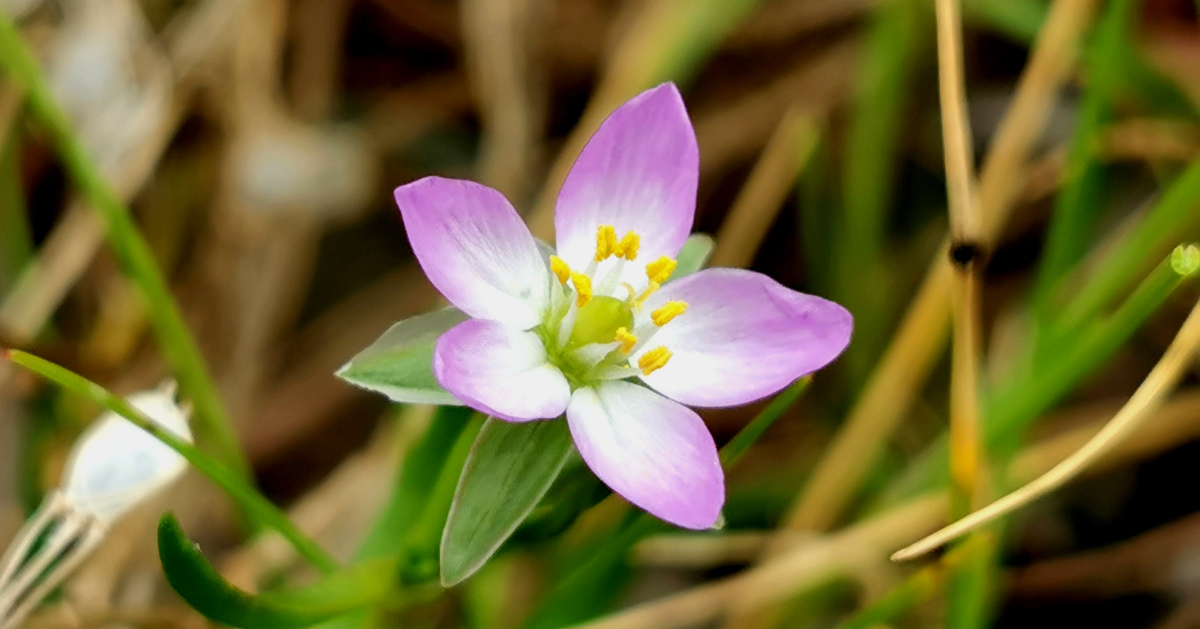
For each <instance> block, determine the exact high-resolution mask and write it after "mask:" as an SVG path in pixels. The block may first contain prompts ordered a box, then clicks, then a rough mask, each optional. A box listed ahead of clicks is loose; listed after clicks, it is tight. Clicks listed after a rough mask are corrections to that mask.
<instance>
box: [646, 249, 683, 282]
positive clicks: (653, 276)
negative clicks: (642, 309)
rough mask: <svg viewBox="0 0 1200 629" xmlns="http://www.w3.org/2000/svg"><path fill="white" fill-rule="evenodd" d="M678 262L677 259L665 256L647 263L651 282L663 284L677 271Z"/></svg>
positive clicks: (647, 271) (647, 275) (647, 274)
mask: <svg viewBox="0 0 1200 629" xmlns="http://www.w3.org/2000/svg"><path fill="white" fill-rule="evenodd" d="M677 264H679V263H678V262H676V261H675V260H672V259H671V258H668V257H667V256H663V257H661V258H659V259H657V260H655V261H653V262H651V263H649V264H647V265H646V277H648V278H650V283H651V284H662V283H663V282H665V281H667V279H668V278H669V277H671V274H672V273H674V272H675V266H676V265H677Z"/></svg>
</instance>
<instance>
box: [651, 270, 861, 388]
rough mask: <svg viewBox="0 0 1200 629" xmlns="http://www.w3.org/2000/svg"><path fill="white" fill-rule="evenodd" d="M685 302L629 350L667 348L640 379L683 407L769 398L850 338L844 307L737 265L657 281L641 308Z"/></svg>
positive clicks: (833, 354)
mask: <svg viewBox="0 0 1200 629" xmlns="http://www.w3.org/2000/svg"><path fill="white" fill-rule="evenodd" d="M667 301H684V302H687V304H688V309H687V312H685V313H684V314H682V315H680V316H678V317H676V318H675V319H674V320H673V321H671V322H670V323H667V324H666V325H665V326H663V327H662V328H661V329H660V330H658V332H657V334H656V335H655V336H654V338H652V339H650V340H649V342H648V343H646V345H645V346H644V347H642V348H640V349H639V350H638V352H635V354H634V356H632V359H633V360H632V364H637V363H636V361H637V359H638V357H639V356H640V355H641V354H642V353H644V352H646V351H647V350H649V349H652V348H654V347H658V346H660V345H661V346H665V347H666V348H667V349H668V350H670V351H671V352H672V354H673V355H672V357H671V359H670V361H669V362H667V364H666V366H664V367H662V368H661V369H659V370H657V371H654V372H652V373H651V374H650V375H648V376H643V377H642V380H644V381H645V382H646V384H649V385H650V386H651V387H654V389H656V390H657V391H659V392H660V393H662V394H663V395H665V396H667V397H669V398H671V399H673V400H676V401H678V402H682V403H684V404H688V405H690V406H707V407H712V406H736V405H738V404H745V403H746V402H752V401H754V400H757V399H760V398H763V397H766V396H768V395H771V394H773V393H775V392H777V391H779V390H780V389H782V388H784V387H786V386H787V385H788V384H790V383H791V382H793V381H795V380H796V379H797V378H800V377H801V376H804V375H805V374H808V373H811V372H813V371H816V370H818V369H820V368H821V367H824V366H825V365H827V364H829V363H830V362H832V361H833V359H834V358H837V357H838V355H839V354H841V353H842V350H844V349H846V346H847V345H848V344H849V343H850V333H851V330H852V329H853V327H854V321H853V318H852V317H851V316H850V313H849V312H847V311H846V309H845V308H842V307H841V306H839V305H837V304H835V303H833V302H831V301H828V300H825V299H821V298H820V297H814V296H812V295H805V294H804V293H798V292H796V291H794V290H791V289H789V288H785V287H784V286H781V285H780V284H779V283H778V282H776V281H775V280H773V279H771V278H769V277H767V276H765V275H762V274H761V273H755V272H753V271H744V270H740V269H708V270H705V271H700V272H699V273H695V274H693V275H689V276H687V277H685V278H683V279H681V280H679V281H676V282H671V283H669V284H667V285H665V286H663V288H662V290H660V291H659V292H658V293H656V294H655V295H654V296H652V297H651V298H650V300H649V301H647V303H646V306H645V309H644V312H651V311H653V309H654V308H657V307H658V306H660V305H662V304H664V303H666V302H667Z"/></svg>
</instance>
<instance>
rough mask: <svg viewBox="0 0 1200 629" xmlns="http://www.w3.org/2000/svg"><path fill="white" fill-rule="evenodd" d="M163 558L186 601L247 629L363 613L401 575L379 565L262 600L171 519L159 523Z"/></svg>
mask: <svg viewBox="0 0 1200 629" xmlns="http://www.w3.org/2000/svg"><path fill="white" fill-rule="evenodd" d="M158 553H159V557H160V558H161V559H162V565H163V572H164V573H165V574H166V576H167V582H168V583H170V584H171V587H172V588H174V589H175V591H176V592H178V593H179V595H180V596H181V597H183V600H185V601H187V603H188V604H189V605H191V606H192V608H193V609H195V610H196V611H197V612H200V614H202V615H203V616H204V617H205V618H208V619H209V620H212V621H214V622H217V623H220V624H223V625H228V626H230V627H239V628H241V629H293V628H296V629H298V628H300V627H311V626H312V625H314V624H317V623H320V622H323V621H326V620H329V619H331V618H334V617H337V616H340V615H342V614H345V613H347V612H350V611H353V610H356V609H360V608H362V607H365V606H367V605H370V604H372V603H375V602H377V601H379V600H381V599H382V598H383V597H384V596H386V595H387V594H388V593H389V591H390V588H391V584H392V582H393V580H392V575H393V573H394V572H395V570H396V562H395V560H376V561H373V562H368V563H363V564H360V565H358V566H355V567H353V568H349V569H347V570H345V571H342V572H338V573H335V574H333V575H330V576H328V577H326V578H324V579H322V580H321V581H319V582H318V583H316V584H314V585H311V586H307V587H304V588H298V589H295V590H284V591H279V592H272V593H268V594H263V595H259V596H256V595H254V594H250V593H248V592H245V591H242V590H240V589H238V588H237V587H235V586H234V585H232V584H231V583H229V582H228V581H226V580H225V579H224V578H223V577H222V576H221V574H220V573H219V572H217V570H216V568H214V567H213V566H212V564H210V563H209V562H208V560H207V559H205V558H204V555H202V554H201V553H200V549H199V548H198V547H197V546H196V545H195V544H194V543H192V541H191V540H189V539H188V538H187V535H185V534H184V532H183V528H182V527H181V526H179V521H178V520H176V519H175V517H174V516H172V515H170V514H168V515H165V516H163V518H162V520H160V521H159V523H158Z"/></svg>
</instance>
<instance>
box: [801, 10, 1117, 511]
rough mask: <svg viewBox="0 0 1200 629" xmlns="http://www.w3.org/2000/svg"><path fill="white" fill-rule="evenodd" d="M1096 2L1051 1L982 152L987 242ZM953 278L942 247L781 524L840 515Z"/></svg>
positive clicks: (911, 385) (936, 343)
mask: <svg viewBox="0 0 1200 629" xmlns="http://www.w3.org/2000/svg"><path fill="white" fill-rule="evenodd" d="M1094 9H1095V2H1094V0H1056V1H1055V3H1054V4H1053V6H1052V7H1051V9H1050V13H1049V15H1048V17H1047V19H1046V22H1045V25H1044V26H1043V27H1042V32H1041V33H1040V34H1039V36H1038V40H1037V43H1036V45H1035V47H1034V50H1033V54H1032V56H1031V58H1030V62H1029V65H1028V67H1027V68H1026V70H1025V72H1024V73H1023V74H1022V76H1021V79H1020V81H1019V83H1018V86H1017V92H1016V96H1015V97H1014V99H1013V105H1012V107H1010V108H1009V110H1008V112H1006V114H1005V117H1004V120H1003V121H1002V122H1001V124H1000V127H999V131H998V132H997V136H996V139H995V141H994V142H993V143H992V148H991V151H990V152H989V153H988V156H987V158H986V159H985V160H984V167H983V170H982V171H981V175H980V188H979V207H980V214H981V217H982V218H981V222H982V223H983V227H982V233H981V237H982V240H983V242H984V244H985V245H986V244H989V243H992V242H994V241H995V240H996V239H998V238H999V235H1000V230H1001V229H1002V228H1003V227H1004V225H1005V223H1006V221H1007V219H1008V216H1009V214H1010V212H1011V210H1012V207H1013V203H1014V202H1015V200H1016V193H1017V191H1019V190H1020V182H1021V181H1022V174H1023V172H1024V168H1025V164H1026V162H1027V159H1028V156H1029V152H1030V150H1031V148H1032V146H1033V142H1034V141H1035V140H1036V139H1037V136H1038V134H1040V133H1041V130H1042V128H1043V127H1044V126H1045V121H1046V118H1047V115H1048V112H1049V109H1050V107H1051V105H1052V104H1053V102H1054V99H1055V96H1056V94H1057V92H1058V88H1059V87H1061V86H1062V84H1063V83H1064V82H1065V81H1066V80H1067V78H1068V76H1069V72H1070V69H1071V67H1072V63H1073V60H1074V58H1075V52H1076V48H1077V47H1078V44H1079V41H1080V38H1081V37H1082V35H1083V33H1084V31H1085V30H1086V29H1087V26H1088V24H1089V23H1090V22H1091V16H1092V13H1093V11H1094ZM951 279H952V271H951V265H950V261H949V258H948V256H946V255H945V252H941V253H940V254H939V256H938V258H936V259H935V260H934V262H933V264H932V265H931V267H930V269H929V272H928V273H927V274H926V276H925V281H924V283H923V284H922V286H921V288H920V289H919V291H918V293H917V297H916V298H915V299H914V301H913V303H912V305H911V306H909V310H908V312H907V313H905V316H904V319H903V321H902V322H901V324H900V328H899V331H898V332H897V333H896V335H895V337H894V338H893V339H892V342H891V344H890V345H889V346H888V349H887V351H886V352H885V354H884V357H883V359H882V360H881V361H880V364H879V366H878V367H877V368H876V369H875V371H874V372H873V373H872V375H871V378H870V380H869V381H868V382H867V385H866V388H865V389H864V390H863V393H862V395H861V396H860V398H859V400H858V402H857V403H856V404H855V406H854V408H853V409H852V410H851V411H850V415H849V416H848V417H847V419H846V423H845V425H844V426H843V428H842V430H841V431H840V432H839V433H838V435H837V437H836V438H835V439H834V442H833V444H832V445H831V446H830V448H829V450H828V453H827V454H826V455H825V457H824V458H823V459H822V460H821V461H820V462H818V464H817V468H816V470H815V471H814V473H813V476H812V479H811V480H810V481H809V484H808V486H807V487H805V490H804V493H803V494H801V496H800V498H799V500H798V502H797V503H796V504H795V505H794V506H793V509H792V511H791V512H790V514H789V516H788V518H787V520H786V522H785V525H784V526H785V527H788V528H801V529H812V530H825V529H828V528H829V527H831V526H833V525H834V524H835V523H836V522H837V519H838V518H839V517H840V516H841V513H842V511H843V509H844V508H845V506H846V505H847V503H848V502H849V501H850V499H851V498H852V497H853V494H854V492H855V491H856V490H857V489H858V487H859V485H860V484H861V482H862V480H863V478H864V476H865V474H866V472H867V471H868V470H869V469H870V466H871V464H872V462H873V461H874V460H875V457H876V456H877V455H878V454H879V452H880V451H881V450H882V449H883V446H884V444H885V443H886V442H887V440H888V438H889V437H890V436H891V434H892V432H893V431H894V430H895V428H896V426H897V425H898V423H899V421H900V419H902V418H903V417H904V414H905V413H906V412H907V411H908V408H909V405H910V404H911V402H912V399H913V396H914V395H915V392H916V391H917V390H918V389H920V387H921V386H922V384H923V383H924V382H925V379H926V378H927V377H928V375H929V369H930V368H931V367H932V364H933V361H934V359H936V357H937V356H938V355H939V354H940V351H941V348H940V343H942V342H943V341H944V339H945V326H946V324H947V323H948V321H949V311H950V295H951V290H952V287H951Z"/></svg>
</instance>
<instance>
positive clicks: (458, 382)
mask: <svg viewBox="0 0 1200 629" xmlns="http://www.w3.org/2000/svg"><path fill="white" fill-rule="evenodd" d="M433 373H434V375H435V376H436V377H437V379H438V382H439V383H440V384H441V385H442V386H443V387H445V389H446V390H447V391H449V392H450V393H451V394H453V395H454V397H456V398H458V399H460V400H462V401H463V403H464V404H466V405H467V406H470V407H471V408H474V409H476V410H478V411H481V412H483V413H487V414H489V415H492V416H495V417H498V418H500V419H505V420H508V421H528V420H531V419H549V418H551V417H558V416H559V415H562V414H563V411H565V410H566V409H567V402H569V401H570V399H571V387H570V385H569V384H567V379H566V377H565V376H563V374H562V372H561V371H559V369H558V367H555V366H554V365H551V364H550V363H549V362H548V361H547V360H546V348H545V347H543V346H542V341H541V340H540V339H539V338H538V337H537V335H536V334H534V333H533V332H523V331H521V330H517V329H515V328H510V327H508V326H506V325H504V324H502V323H498V322H496V321H487V320H484V319H472V320H470V321H465V322H463V323H460V324H458V325H456V326H454V327H453V328H451V329H450V331H448V332H446V333H445V334H443V335H442V337H441V338H439V339H438V342H437V346H436V347H435V348H434V350H433Z"/></svg>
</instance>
